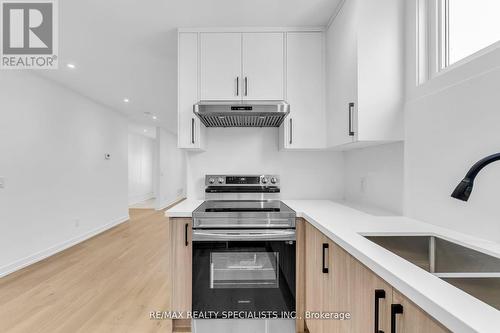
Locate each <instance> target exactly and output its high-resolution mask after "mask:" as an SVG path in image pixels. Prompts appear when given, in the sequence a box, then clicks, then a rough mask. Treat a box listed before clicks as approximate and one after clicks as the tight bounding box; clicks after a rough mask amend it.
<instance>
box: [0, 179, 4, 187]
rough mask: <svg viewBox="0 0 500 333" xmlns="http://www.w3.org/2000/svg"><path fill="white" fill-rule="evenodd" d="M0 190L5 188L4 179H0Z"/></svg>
mask: <svg viewBox="0 0 500 333" xmlns="http://www.w3.org/2000/svg"><path fill="white" fill-rule="evenodd" d="M0 188H5V178H4V177H0Z"/></svg>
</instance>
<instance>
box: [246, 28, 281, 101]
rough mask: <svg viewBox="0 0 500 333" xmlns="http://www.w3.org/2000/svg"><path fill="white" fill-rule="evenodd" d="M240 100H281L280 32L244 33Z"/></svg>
mask: <svg viewBox="0 0 500 333" xmlns="http://www.w3.org/2000/svg"><path fill="white" fill-rule="evenodd" d="M242 37H243V39H242V45H243V54H242V71H243V73H242V83H243V85H242V89H243V90H242V98H243V99H245V100H282V99H283V95H284V84H283V81H284V63H285V61H284V60H285V58H284V37H283V33H270V32H269V33H265V32H262V33H261V32H257V33H243V36H242Z"/></svg>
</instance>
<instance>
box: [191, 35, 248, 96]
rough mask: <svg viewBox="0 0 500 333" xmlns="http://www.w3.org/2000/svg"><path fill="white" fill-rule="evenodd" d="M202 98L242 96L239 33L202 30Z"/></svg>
mask: <svg viewBox="0 0 500 333" xmlns="http://www.w3.org/2000/svg"><path fill="white" fill-rule="evenodd" d="M200 55H201V57H200V58H201V73H200V77H201V99H202V100H235V99H239V98H240V97H241V91H242V84H243V82H242V81H241V33H232V32H230V33H201V34H200Z"/></svg>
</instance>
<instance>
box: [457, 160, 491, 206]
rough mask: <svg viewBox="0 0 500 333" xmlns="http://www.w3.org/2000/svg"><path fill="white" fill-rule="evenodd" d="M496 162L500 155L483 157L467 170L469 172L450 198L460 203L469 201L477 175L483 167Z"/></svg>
mask: <svg viewBox="0 0 500 333" xmlns="http://www.w3.org/2000/svg"><path fill="white" fill-rule="evenodd" d="M498 160H500V153H498V154H493V155H490V156H488V157H485V158H483V159H482V160H480V161H479V162H477V163H476V164H474V165H473V166H472V168H471V169H470V170H469V172H467V175H465V178H464V179H463V180H462V181H461V182H460V184H458V186H457V187H456V188H455V190H454V191H453V193H452V194H451V196H452V197H453V198H455V199H458V200H462V201H467V200H469V196H470V194H471V192H472V188H473V187H474V179H475V178H476V176H477V174H478V173H479V172H480V171H481V170H482V169H483V168H484V167H485V166H487V165H488V164H490V163H493V162H495V161H498Z"/></svg>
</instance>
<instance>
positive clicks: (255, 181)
mask: <svg viewBox="0 0 500 333" xmlns="http://www.w3.org/2000/svg"><path fill="white" fill-rule="evenodd" d="M279 183H280V180H279V176H277V175H206V176H205V186H279Z"/></svg>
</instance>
